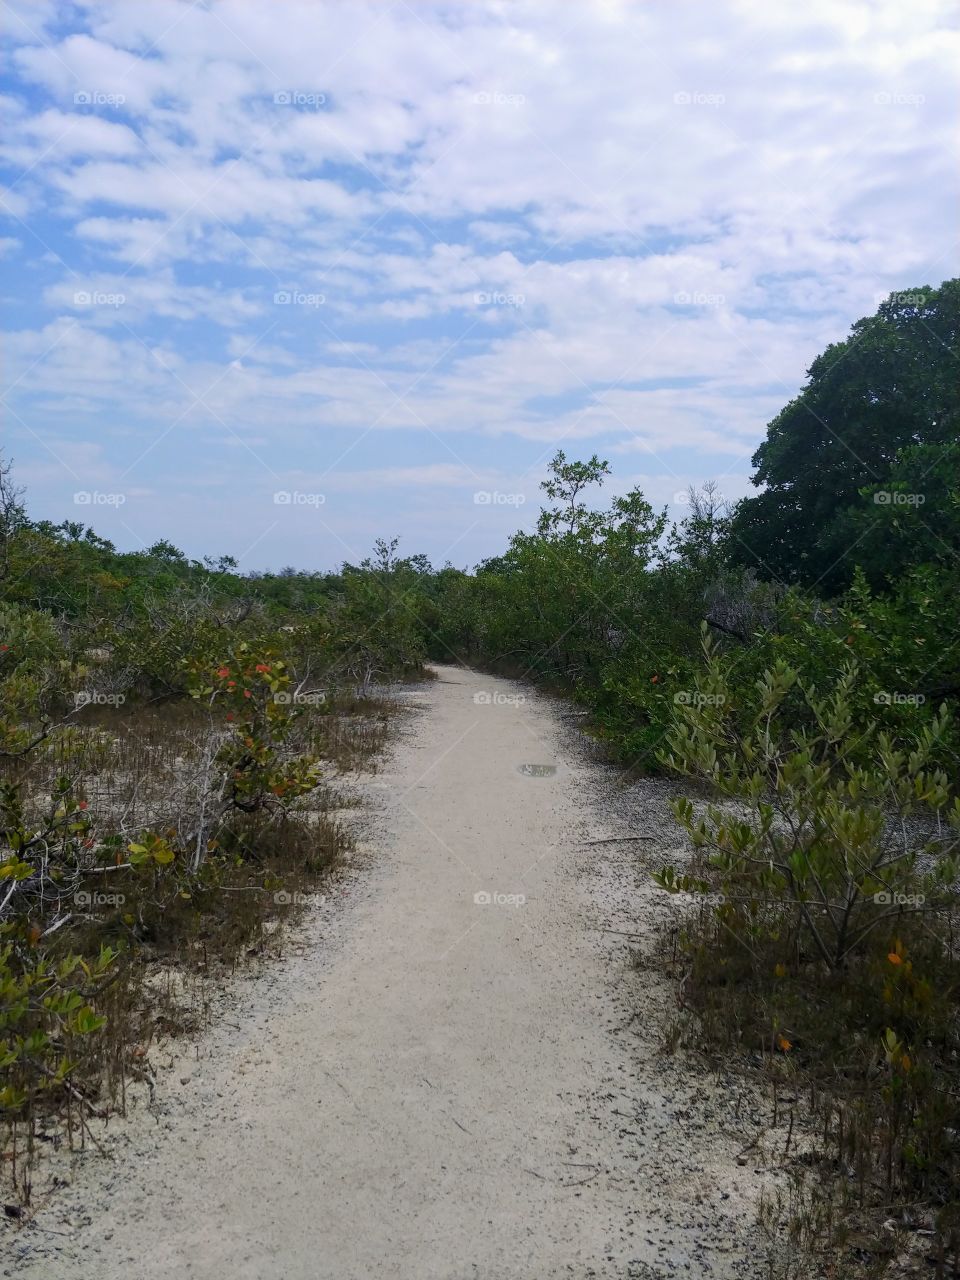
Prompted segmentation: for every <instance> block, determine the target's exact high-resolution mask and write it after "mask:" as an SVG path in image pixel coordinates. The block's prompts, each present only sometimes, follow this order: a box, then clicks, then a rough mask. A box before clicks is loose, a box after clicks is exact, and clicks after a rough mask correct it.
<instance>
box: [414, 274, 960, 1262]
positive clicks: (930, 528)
mask: <svg viewBox="0 0 960 1280" xmlns="http://www.w3.org/2000/svg"><path fill="white" fill-rule="evenodd" d="M958 302H960V282H957V281H950V282H948V283H947V284H945V285H943V286H942V287H941V288H940V289H939V290H932V289H927V288H925V289H918V290H915V291H914V292H913V293H912V294H909V295H903V294H901V295H897V296H895V297H893V298H891V299H890V300H889V301H888V302H887V303H885V304H884V305H883V306H881V307H880V309H879V311H878V313H877V315H876V316H873V317H870V318H869V319H865V320H861V321H860V322H858V323H857V324H856V325H855V326H854V327H853V331H852V334H851V336H850V338H849V339H847V341H846V342H844V343H840V344H836V345H835V346H832V347H830V348H829V349H828V351H826V352H825V353H824V354H823V355H822V356H820V357H819V358H818V359H817V360H816V361H815V362H814V364H813V366H812V367H811V370H810V377H809V382H808V384H807V386H806V387H805V388H804V389H803V391H802V393H801V394H800V396H799V397H798V398H797V399H796V400H795V401H793V402H792V403H791V404H790V405H788V406H787V408H786V409H784V411H783V412H782V413H781V414H779V415H778V416H777V418H776V419H775V420H774V421H773V422H772V423H771V424H770V427H769V429H768V433H767V439H766V441H765V442H764V444H763V445H762V446H761V448H760V449H759V450H758V452H757V454H756V456H755V459H754V463H755V466H756V475H755V479H756V481H757V483H758V485H762V486H764V487H763V491H762V492H761V493H760V494H759V495H758V496H757V497H755V498H750V499H747V500H746V501H744V502H742V503H741V504H740V505H739V506H738V507H737V508H736V509H735V510H732V511H731V510H729V509H727V508H725V507H724V506H723V504H722V503H720V502H719V501H718V499H717V490H716V487H715V486H713V485H708V486H706V487H705V489H704V490H703V491H701V492H695V493H692V494H691V495H690V513H689V515H688V516H687V518H686V519H685V520H683V521H682V522H681V523H680V524H679V525H678V526H674V527H673V528H671V529H669V530H668V528H667V520H666V515H665V513H658V512H656V511H654V510H653V509H652V507H651V506H650V504H649V503H648V502H647V501H646V500H645V499H644V497H643V495H642V494H641V493H639V492H632V493H628V494H626V495H624V496H622V497H619V498H616V499H614V501H613V502H612V503H610V504H609V505H608V506H607V507H606V508H605V509H604V508H602V507H600V506H599V504H597V503H596V502H593V503H591V502H589V501H588V498H589V495H590V493H591V491H594V492H595V491H596V489H597V487H598V486H602V484H603V483H604V481H605V480H606V479H607V477H608V474H609V469H608V467H607V464H606V463H605V462H604V461H602V460H601V459H599V458H597V457H593V458H591V459H589V460H588V461H586V462H571V461H568V459H567V458H566V457H565V455H564V454H563V453H562V452H560V453H558V454H557V455H556V457H555V458H554V460H553V463H552V464H551V468H550V479H549V480H548V481H547V482H546V483H545V485H544V486H543V488H544V490H545V494H546V499H547V505H546V506H545V508H544V510H543V513H542V515H541V517H540V520H539V523H538V526H537V529H536V531H535V532H533V533H518V534H517V535H516V536H515V537H514V538H513V539H512V540H511V543H510V546H509V548H508V549H507V551H506V552H505V554H504V555H502V556H500V557H498V558H497V559H495V560H491V561H488V562H486V563H485V564H482V565H481V566H479V568H478V570H477V572H476V573H475V574H473V575H467V574H464V573H459V572H457V571H456V570H453V569H451V568H447V569H445V570H442V571H440V572H438V573H436V574H432V575H427V576H425V577H424V578H423V580H422V582H421V586H420V590H421V594H422V603H421V604H420V614H421V617H422V618H423V620H424V624H425V628H426V642H427V645H428V649H429V652H430V653H431V654H432V655H434V656H436V657H443V656H449V655H450V654H451V653H453V654H456V655H457V656H459V657H462V658H464V659H465V660H467V661H469V662H472V663H476V664H480V665H484V666H489V667H490V668H492V669H495V670H502V671H506V672H511V673H515V674H520V675H525V676H530V677H533V678H535V679H542V680H546V681H549V682H550V683H551V684H552V685H553V686H554V687H559V688H560V689H563V690H566V691H567V692H569V694H570V695H571V696H573V697H575V698H576V699H578V700H579V701H581V702H582V703H584V704H586V706H587V707H588V708H589V709H590V712H591V718H590V724H591V726H592V730H593V732H594V733H595V734H596V735H597V736H598V737H599V738H600V739H601V740H602V741H603V742H604V743H605V744H606V746H607V748H608V749H609V751H610V752H611V754H612V755H613V756H614V757H615V758H616V759H617V760H618V761H619V762H621V763H622V764H623V765H624V766H625V767H626V768H628V769H634V770H644V771H649V770H657V771H667V772H669V773H672V774H674V775H675V776H679V777H689V778H691V779H692V780H694V781H695V783H696V786H695V787H694V788H693V790H692V792H691V793H690V796H689V798H688V797H687V795H683V796H682V797H681V798H679V799H678V801H677V805H676V815H677V818H678V821H679V822H680V823H681V825H682V826H683V827H684V828H685V829H686V830H687V832H688V834H689V836H690V838H691V842H692V847H693V851H694V852H693V857H692V860H691V861H689V862H687V863H685V864H684V865H683V866H672V865H671V866H665V867H662V868H661V869H660V870H659V872H658V873H657V879H658V881H659V883H660V884H661V885H662V887H663V888H665V889H667V890H669V891H670V892H673V893H679V894H684V895H687V896H688V898H689V900H690V901H691V903H692V904H693V911H692V914H691V915H690V916H689V918H688V919H687V921H686V924H685V926H684V928H683V930H682V933H681V935H680V937H679V938H678V939H677V943H678V952H677V954H678V957H679V961H678V963H679V965H680V969H681V973H682V983H681V988H682V991H683V993H684V994H683V1002H684V1007H685V1009H686V1011H687V1012H688V1014H690V1015H692V1016H694V1017H695V1030H694V1032H693V1034H694V1036H695V1038H696V1041H697V1043H698V1044H707V1045H713V1046H714V1047H715V1048H716V1049H718V1050H722V1051H723V1052H724V1053H730V1052H735V1053H737V1054H741V1055H744V1061H745V1062H747V1063H762V1064H764V1069H765V1070H766V1071H768V1072H769V1073H771V1074H772V1075H773V1077H774V1080H775V1081H778V1082H779V1083H780V1086H781V1089H782V1087H783V1083H784V1082H786V1084H787V1087H788V1088H789V1089H790V1090H792V1091H793V1093H794V1094H795V1093H796V1091H797V1090H798V1089H801V1088H804V1087H806V1086H809V1095H808V1096H809V1098H810V1107H809V1108H808V1110H807V1114H806V1121H807V1123H808V1125H814V1124H816V1123H819V1125H820V1126H821V1133H820V1137H819V1140H818V1141H817V1142H816V1143H813V1144H812V1145H811V1144H810V1143H809V1142H807V1143H803V1142H800V1143H799V1145H797V1143H796V1142H795V1146H794V1154H795V1159H797V1161H798V1166H797V1167H798V1168H799V1169H801V1170H803V1169H806V1168H807V1167H808V1166H809V1165H810V1164H811V1163H812V1164H813V1165H814V1166H815V1168H816V1170H817V1177H816V1178H815V1179H812V1180H810V1179H807V1178H801V1179H800V1180H799V1182H798V1184H797V1186H798V1188H799V1190H798V1191H797V1197H798V1198H797V1200H796V1202H795V1203H794V1204H793V1205H792V1207H791V1211H790V1213H788V1215H787V1216H788V1217H789V1221H790V1230H791V1231H792V1232H793V1235H794V1244H796V1245H799V1246H803V1247H804V1249H807V1248H809V1249H811V1250H812V1251H813V1253H814V1254H815V1255H816V1258H817V1262H816V1265H817V1266H819V1267H821V1268H823V1270H822V1274H824V1275H826V1274H830V1275H840V1274H861V1271H860V1270H859V1269H858V1268H859V1267H860V1266H861V1265H862V1266H869V1267H873V1268H874V1271H873V1274H883V1273H884V1271H883V1268H884V1266H885V1265H886V1264H887V1263H891V1259H892V1257H893V1256H894V1255H897V1256H898V1257H900V1256H901V1255H902V1248H903V1247H904V1246H903V1240H902V1239H901V1240H900V1241H899V1242H896V1241H895V1236H896V1235H897V1234H899V1235H900V1236H901V1237H906V1238H909V1239H911V1240H912V1241H913V1242H914V1244H915V1245H916V1242H918V1241H919V1245H917V1248H918V1249H919V1252H920V1254H925V1256H926V1257H927V1258H928V1260H929V1262H930V1263H931V1264H932V1265H934V1266H935V1267H936V1268H937V1270H936V1272H935V1274H938V1275H945V1274H946V1271H945V1270H944V1268H945V1267H946V1266H947V1265H948V1260H949V1259H953V1266H954V1267H960V1137H958V1135H960V1026H958V1011H960V958H958V954H957V942H956V937H957V924H958V918H957V906H958V898H957V889H958V876H960V863H958V855H960V799H958V787H957V763H958V759H960V755H958V751H960V736H958V722H957V707H958V701H960V627H958V625H957V624H958V606H957V601H958V599H960V470H958V466H957V450H958V444H960V441H958V425H960V424H958V415H957V395H956V387H957V385H958V383H957V374H958V362H957V351H958V343H957V337H958V335H957V322H958ZM705 796H706V797H708V799H706V800H705V799H704V797H705ZM790 1126H791V1132H792V1126H793V1109H791V1120H790ZM789 1146H790V1138H789V1137H788V1138H787V1147H788V1149H789ZM774 1216H775V1217H777V1215H776V1214H775V1215H774ZM778 1221H779V1223H780V1227H781V1228H783V1227H784V1221H785V1220H784V1218H783V1217H779V1218H778ZM884 1223H885V1224H886V1226H884V1225H883V1224H884ZM891 1223H892V1224H893V1225H892V1226H891ZM913 1232H923V1233H925V1234H921V1235H914V1234H912V1233H913ZM915 1253H916V1249H915ZM814 1265H815V1264H814V1263H813V1262H812V1261H811V1260H810V1258H809V1256H808V1254H807V1253H806V1252H802V1253H799V1254H797V1255H796V1257H795V1258H794V1259H793V1261H791V1260H790V1258H787V1259H786V1260H785V1263H784V1266H785V1270H784V1274H790V1275H795V1276H797V1277H805V1276H808V1275H810V1274H811V1273H812V1272H811V1270H810V1268H811V1267H813V1266H814ZM921 1265H923V1264H922V1263H921ZM847 1267H849V1268H851V1270H850V1271H849V1272H847V1271H846V1270H845V1268H847ZM790 1268H793V1269H792V1270H791V1269H790ZM818 1274H820V1272H818ZM952 1274H955V1272H952Z"/></svg>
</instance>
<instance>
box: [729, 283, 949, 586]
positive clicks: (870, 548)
mask: <svg viewBox="0 0 960 1280" xmlns="http://www.w3.org/2000/svg"><path fill="white" fill-rule="evenodd" d="M958 322H960V280H948V281H946V282H945V283H944V284H943V285H941V286H940V288H939V289H932V288H929V287H924V288H922V289H915V290H912V291H910V292H909V293H899V294H892V295H891V296H890V298H889V299H888V300H887V301H886V302H885V303H883V304H882V306H881V307H880V308H879V310H878V311H877V314H876V315H874V316H869V317H867V318H865V319H863V320H858V321H857V323H856V324H855V325H854V326H853V328H852V330H851V333H850V337H849V338H847V339H846V340H845V341H843V342H837V343H833V344H832V345H831V346H829V347H828V348H827V350H826V351H825V352H824V353H823V354H822V355H821V356H819V357H818V358H817V359H816V360H815V361H814V362H813V364H812V365H811V367H810V370H809V375H808V376H809V381H808V383H807V385H806V386H805V387H804V389H803V391H802V392H801V393H800V395H799V396H797V398H796V399H795V400H792V401H791V402H790V403H789V404H788V405H787V406H786V408H784V409H783V410H782V411H781V412H780V413H779V414H778V415H777V417H776V418H774V420H773V421H772V422H771V423H770V425H769V426H768V428H767V438H766V440H765V441H764V443H763V444H762V445H761V446H760V448H759V449H758V450H757V452H756V453H755V454H754V456H753V465H754V467H755V468H756V470H755V474H754V476H753V483H754V484H755V485H757V486H758V487H763V492H762V493H760V494H759V495H758V496H757V497H755V498H747V499H745V500H744V501H743V502H742V503H741V504H740V506H739V507H738V509H737V512H736V514H735V517H734V520H733V524H732V547H731V550H732V554H733V555H734V556H736V557H737V558H738V559H739V560H741V561H742V562H743V563H744V564H747V565H749V566H751V567H753V568H755V569H756V570H757V572H758V573H760V574H761V575H763V576H767V577H775V578H779V579H781V580H783V581H787V582H801V583H805V584H806V585H808V586H816V587H817V588H818V589H819V590H821V591H828V592H829V591H836V590H839V589H841V588H843V587H844V586H846V585H847V584H848V583H849V582H850V581H851V579H852V577H853V573H854V570H855V568H856V566H857V565H858V564H859V565H861V566H862V567H863V568H864V570H865V571H866V572H867V574H868V576H869V577H870V578H871V579H873V580H874V581H882V580H883V579H884V578H885V577H887V576H894V575H896V574H897V573H899V572H900V571H902V569H903V568H905V567H906V566H907V565H908V564H909V563H911V562H915V559H916V556H917V554H918V550H919V552H920V554H921V556H922V558H923V559H924V560H925V561H928V562H936V561H939V560H942V559H943V558H944V557H950V558H952V559H954V560H955V559H956V556H957V554H958V553H960V542H958V541H957V540H956V528H957V522H956V521H955V520H952V519H944V518H942V517H943V513H944V508H945V507H946V506H947V505H948V504H950V503H951V494H952V492H953V491H954V490H956V489H957V487H958V481H957V466H956V462H957V456H958V455H957V442H958V438H960V412H958V396H957V387H958V373H960V353H958ZM907 484H912V485H913V486H915V488H914V489H908V488H907V487H905V486H906V485H907ZM928 490H929V492H928ZM891 495H894V496H891ZM884 508H888V510H885V509H884ZM907 511H909V515H910V519H909V521H907V522H906V523H907V524H909V536H906V535H905V534H904V532H903V525H904V522H902V521H898V520H897V519H896V517H897V516H898V515H901V514H903V513H904V512H907ZM924 528H927V534H926V535H924V534H923V530H924ZM945 534H946V537H945V536H944V535H945Z"/></svg>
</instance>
